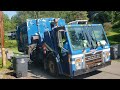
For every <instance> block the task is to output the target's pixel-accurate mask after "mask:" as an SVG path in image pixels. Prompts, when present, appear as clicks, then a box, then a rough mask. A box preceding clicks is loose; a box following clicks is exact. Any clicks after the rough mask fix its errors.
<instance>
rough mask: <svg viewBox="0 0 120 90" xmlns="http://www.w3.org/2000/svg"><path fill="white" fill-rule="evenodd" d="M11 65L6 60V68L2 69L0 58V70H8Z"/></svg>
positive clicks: (0, 59)
mask: <svg viewBox="0 0 120 90" xmlns="http://www.w3.org/2000/svg"><path fill="white" fill-rule="evenodd" d="M11 65H12V63H11V62H10V61H8V60H7V62H6V67H2V58H1V57H0V70H3V69H6V68H7V69H8V68H9V67H10V66H11Z"/></svg>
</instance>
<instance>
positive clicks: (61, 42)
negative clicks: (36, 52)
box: [58, 30, 70, 75]
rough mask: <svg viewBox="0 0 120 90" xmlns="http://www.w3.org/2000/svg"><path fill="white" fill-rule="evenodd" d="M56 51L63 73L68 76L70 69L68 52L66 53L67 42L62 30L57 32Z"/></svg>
mask: <svg viewBox="0 0 120 90" xmlns="http://www.w3.org/2000/svg"><path fill="white" fill-rule="evenodd" d="M58 49H59V55H60V58H61V65H62V69H63V73H64V74H67V75H69V74H70V68H69V62H68V55H69V51H68V42H67V38H66V34H65V31H64V30H59V31H58Z"/></svg>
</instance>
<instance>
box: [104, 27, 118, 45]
mask: <svg viewBox="0 0 120 90" xmlns="http://www.w3.org/2000/svg"><path fill="white" fill-rule="evenodd" d="M106 33H107V37H108V40H109V42H110V44H111V45H114V44H120V28H117V29H112V30H109V31H107V32H106Z"/></svg>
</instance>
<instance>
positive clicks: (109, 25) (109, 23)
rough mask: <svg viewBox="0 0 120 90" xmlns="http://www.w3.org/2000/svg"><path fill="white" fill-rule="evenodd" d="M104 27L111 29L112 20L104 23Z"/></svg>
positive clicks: (106, 29)
mask: <svg viewBox="0 0 120 90" xmlns="http://www.w3.org/2000/svg"><path fill="white" fill-rule="evenodd" d="M104 29H105V31H108V30H111V29H112V24H111V22H106V23H104Z"/></svg>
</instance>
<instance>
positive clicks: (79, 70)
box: [58, 24, 111, 76]
mask: <svg viewBox="0 0 120 90" xmlns="http://www.w3.org/2000/svg"><path fill="white" fill-rule="evenodd" d="M59 33H60V34H61V35H62V33H63V30H60V31H59ZM64 34H65V37H66V43H67V44H64V43H63V44H61V42H62V36H61V35H58V36H59V44H60V45H59V46H60V47H61V49H62V52H61V53H62V57H63V61H65V59H66V58H67V57H68V58H67V61H66V62H68V63H69V65H68V66H69V67H68V68H69V70H67V71H69V73H68V72H67V74H70V76H77V75H81V74H84V73H88V72H91V71H94V70H96V69H99V68H102V67H104V66H107V65H110V64H111V62H110V45H109V42H108V39H107V37H106V35H105V32H104V29H103V26H102V25H101V24H74V25H65V31H64ZM60 36H61V37H60ZM66 66H67V64H66Z"/></svg>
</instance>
